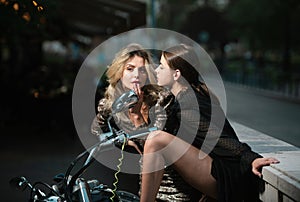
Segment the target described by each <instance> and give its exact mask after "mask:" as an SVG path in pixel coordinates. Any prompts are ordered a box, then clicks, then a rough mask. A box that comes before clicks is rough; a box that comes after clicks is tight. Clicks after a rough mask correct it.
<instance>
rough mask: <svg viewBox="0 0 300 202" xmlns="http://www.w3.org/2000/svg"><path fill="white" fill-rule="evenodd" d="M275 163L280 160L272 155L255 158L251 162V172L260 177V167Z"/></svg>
mask: <svg viewBox="0 0 300 202" xmlns="http://www.w3.org/2000/svg"><path fill="white" fill-rule="evenodd" d="M276 163H280V161H278V160H277V159H275V158H273V157H269V158H257V159H255V160H254V161H253V162H252V172H253V173H254V174H255V175H257V176H259V177H262V173H261V171H262V167H263V166H269V165H270V164H276Z"/></svg>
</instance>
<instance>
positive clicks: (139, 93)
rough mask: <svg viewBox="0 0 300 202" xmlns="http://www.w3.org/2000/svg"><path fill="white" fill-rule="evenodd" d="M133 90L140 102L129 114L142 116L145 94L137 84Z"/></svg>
mask: <svg viewBox="0 0 300 202" xmlns="http://www.w3.org/2000/svg"><path fill="white" fill-rule="evenodd" d="M133 90H134V92H135V94H136V95H137V96H138V102H137V103H136V104H135V105H134V107H132V108H131V109H129V112H130V113H134V114H140V112H141V108H142V104H143V100H144V93H143V91H142V90H141V88H140V85H139V84H137V83H135V84H134V85H133Z"/></svg>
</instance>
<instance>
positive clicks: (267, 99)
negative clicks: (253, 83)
mask: <svg viewBox="0 0 300 202" xmlns="http://www.w3.org/2000/svg"><path fill="white" fill-rule="evenodd" d="M225 90H226V97H227V117H228V118H229V119H231V120H233V121H235V122H238V123H240V124H243V125H245V126H248V127H250V128H253V129H255V130H258V131H260V132H263V133H265V134H267V135H269V136H272V137H274V138H277V139H280V140H283V141H285V142H288V143H290V144H292V145H295V146H297V147H300V124H299V121H300V100H295V99H291V98H287V97H282V96H279V95H278V94H274V93H271V92H268V91H262V90H258V89H253V88H247V87H243V86H238V85H232V84H228V83H225Z"/></svg>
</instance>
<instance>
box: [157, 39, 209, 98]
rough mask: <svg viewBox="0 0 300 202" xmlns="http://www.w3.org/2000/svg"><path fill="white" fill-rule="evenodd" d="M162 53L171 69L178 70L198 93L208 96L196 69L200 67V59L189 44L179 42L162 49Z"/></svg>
mask: <svg viewBox="0 0 300 202" xmlns="http://www.w3.org/2000/svg"><path fill="white" fill-rule="evenodd" d="M162 55H163V56H164V58H165V59H166V61H167V63H168V65H169V67H170V68H171V69H173V70H176V69H178V70H180V72H181V75H182V76H183V77H184V79H185V80H186V81H187V82H188V83H189V84H190V85H191V86H192V88H193V89H194V90H196V91H198V92H199V93H201V94H203V95H205V96H209V92H208V88H207V86H206V85H205V83H204V82H203V81H200V80H202V78H201V75H200V74H199V72H198V71H197V69H198V68H200V61H199V59H198V57H197V54H196V53H195V50H194V48H193V47H191V46H187V45H185V44H179V45H176V46H172V47H170V48H168V49H166V50H164V51H162Z"/></svg>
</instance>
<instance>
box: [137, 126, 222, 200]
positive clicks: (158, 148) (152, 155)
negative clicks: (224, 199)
mask: <svg viewBox="0 0 300 202" xmlns="http://www.w3.org/2000/svg"><path fill="white" fill-rule="evenodd" d="M167 162H170V164H172V166H173V167H174V168H175V169H176V170H177V172H178V173H179V174H180V175H181V176H182V177H183V178H184V179H185V180H186V182H188V183H189V184H191V185H192V186H193V187H195V188H196V189H198V190H199V191H201V192H202V193H204V194H206V195H208V196H210V197H213V198H216V193H217V186H216V181H215V179H214V178H213V176H212V175H211V174H210V172H211V165H212V159H211V157H209V156H208V155H205V154H204V153H203V152H201V151H200V150H199V149H197V148H195V147H193V146H191V145H190V144H188V143H186V142H184V141H183V140H181V139H179V138H177V137H174V136H173V135H171V134H169V133H166V132H163V131H155V132H152V133H151V134H150V135H149V136H148V138H147V140H146V142H145V146H144V157H143V173H142V188H141V202H145V201H149V202H150V201H151V202H153V201H154V200H155V197H156V194H157V192H158V189H159V186H160V182H161V179H162V176H163V169H164V166H165V165H166V164H168V163H167Z"/></svg>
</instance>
